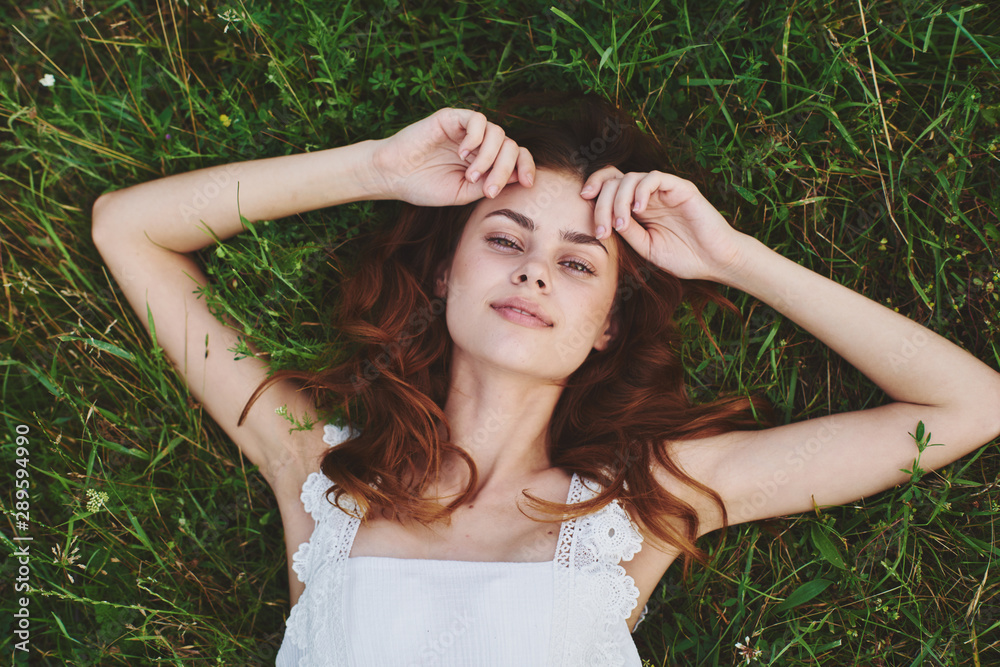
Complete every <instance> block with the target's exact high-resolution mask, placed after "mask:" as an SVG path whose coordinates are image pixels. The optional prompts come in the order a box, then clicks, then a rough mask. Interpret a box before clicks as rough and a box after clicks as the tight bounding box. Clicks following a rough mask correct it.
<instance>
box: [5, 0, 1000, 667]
mask: <svg viewBox="0 0 1000 667" xmlns="http://www.w3.org/2000/svg"><path fill="white" fill-rule="evenodd" d="M554 3H555V4H554V5H552V4H551V3H550V2H500V1H499V0H487V1H484V2H443V1H438V2H434V1H425V0H388V1H386V2H383V3H376V2H371V3H367V4H365V3H353V2H346V3H345V2H340V1H335V2H329V1H327V2H316V1H314V0H294V1H289V2H281V3H268V2H262V1H261V0H232V1H230V0H224V1H221V2H218V1H215V0H210V1H209V2H206V3H202V2H197V3H195V2H190V3H189V2H187V1H186V0H185V1H184V2H181V1H179V0H162V1H160V2H148V1H142V0H121V1H119V2H114V3H111V2H102V3H93V2H85V1H83V0H77V1H76V2H73V3H69V2H61V3H53V2H42V1H26V2H20V3H5V4H4V5H3V6H2V7H0V18H2V21H0V26H2V27H0V41H2V50H3V66H2V68H0V117H2V123H0V142H2V144H0V145H2V155H0V159H2V161H3V167H2V176H0V218H2V220H0V222H2V228H3V231H2V245H0V253H2V286H3V297H4V298H3V303H2V307H3V318H2V321H3V327H4V328H3V331H2V336H0V391H2V408H0V414H2V417H3V422H4V424H3V429H4V436H3V438H2V439H0V442H2V447H0V452H2V462H3V469H4V470H5V471H6V472H4V473H3V474H4V477H3V483H2V488H3V492H2V494H0V496H2V498H3V501H2V502H3V509H4V517H5V521H4V526H3V531H2V537H0V539H2V541H3V543H4V547H5V549H6V550H7V551H8V552H14V551H15V550H16V549H18V548H19V547H20V546H22V544H23V543H21V542H15V541H14V537H15V535H30V536H31V537H32V541H31V542H30V559H29V562H30V576H29V577H28V579H29V583H30V586H31V592H30V604H29V607H28V608H29V612H30V649H29V651H28V652H27V653H22V652H20V651H17V650H15V643H16V642H17V641H18V638H17V637H16V635H15V634H14V630H15V627H16V626H17V623H18V619H16V618H15V617H14V613H15V611H16V610H17V608H18V605H17V600H18V598H19V597H21V596H23V595H25V593H19V592H17V591H16V590H15V586H16V583H17V577H18V576H19V575H18V572H19V570H18V568H19V565H18V561H17V559H15V558H7V557H5V558H3V559H0V582H2V583H0V591H2V592H0V607H2V609H0V630H2V632H0V647H2V649H3V653H4V655H5V656H13V660H14V662H15V663H16V664H32V665H43V664H44V665H56V664H72V665H147V664H176V665H182V664H184V665H186V664H212V665H251V664H271V663H273V660H274V656H275V654H276V652H277V648H278V646H279V644H280V641H281V638H282V635H283V631H284V619H285V617H286V616H287V614H288V584H287V579H286V569H285V553H284V547H283V541H282V530H281V521H280V517H279V515H278V512H277V507H276V503H275V501H274V499H273V497H272V496H271V493H270V491H269V489H268V488H267V485H266V484H265V483H264V481H263V479H262V477H261V476H260V474H259V473H258V471H257V470H256V469H254V468H253V467H252V466H250V465H249V464H248V462H246V461H244V460H243V459H242V458H241V456H240V454H239V451H238V449H237V448H236V447H235V446H234V445H233V443H232V442H231V441H230V440H229V439H228V438H227V437H226V435H225V434H224V433H223V431H222V430H221V429H220V428H218V427H217V426H216V425H215V424H214V422H213V421H212V420H211V419H210V418H206V415H205V414H204V412H203V411H202V409H201V406H199V405H198V404H196V403H195V402H193V401H192V400H191V398H190V397H189V395H188V393H187V391H186V388H185V386H184V385H183V383H182V382H180V381H179V379H178V377H177V375H176V374H175V373H174V372H173V370H172V368H171V366H170V364H169V362H168V360H167V359H166V358H165V356H164V354H163V352H162V350H161V349H159V348H157V347H156V346H155V345H153V344H152V343H151V341H150V339H149V337H148V336H147V335H146V333H145V331H143V328H142V326H141V322H140V320H139V319H138V318H137V317H136V316H135V314H134V313H133V312H132V311H131V309H130V308H129V307H128V304H127V303H126V302H125V300H124V299H123V297H122V294H121V293H120V291H119V290H118V289H117V287H116V285H115V283H114V281H113V280H111V279H110V278H109V276H108V274H107V272H106V270H105V268H104V266H103V262H102V261H101V259H100V256H99V255H98V253H97V251H96V250H95V248H94V246H93V244H92V242H91V237H90V224H91V220H90V211H91V206H92V205H93V202H94V200H95V199H96V198H97V197H98V196H99V195H100V194H102V193H104V192H107V191H111V190H116V189H119V188H122V187H126V186H128V185H132V184H135V183H138V182H142V181H146V180H149V179H153V178H157V177H160V176H165V175H168V174H175V173H179V172H184V171H189V170H193V169H197V168H201V167H206V166H210V165H215V164H221V163H227V162H233V161H239V160H247V159H255V158H262V157H270V156H276V155H285V154H289V153H293V152H301V151H313V150H319V149H322V148H326V147H331V146H337V145H343V144H346V143H352V142H355V141H360V140H362V139H369V138H381V137H384V136H387V135H389V134H391V133H392V132H394V131H396V130H397V129H399V128H401V127H403V126H405V125H407V124H409V123H410V122H412V121H414V120H417V119H418V118H422V117H424V116H426V115H428V114H429V113H431V112H432V111H433V110H435V109H437V108H439V107H442V106H463V107H471V108H476V109H480V110H482V111H484V112H486V113H487V114H490V113H491V112H492V111H493V110H495V109H496V108H497V107H498V106H499V105H500V104H501V103H502V102H503V100H505V99H506V98H508V97H509V96H510V95H512V94H513V93H515V92H518V91H520V90H522V89H527V88H544V89H549V90H594V91H598V92H600V93H603V94H605V95H607V96H609V97H610V98H612V99H614V100H616V101H617V102H618V103H619V104H621V105H624V106H625V107H627V108H628V109H630V110H631V111H633V112H634V113H636V114H637V115H638V117H639V118H640V119H641V121H642V124H643V127H644V128H645V129H646V130H647V131H650V132H656V133H657V134H658V136H659V137H660V139H661V140H662V141H663V142H664V143H665V144H666V145H667V146H668V147H669V149H670V159H669V163H668V164H665V165H663V170H664V171H670V172H673V173H676V174H679V175H681V176H683V177H686V178H690V179H692V180H693V181H694V182H695V183H696V184H698V186H699V187H700V188H701V190H702V192H704V193H705V194H706V196H707V197H708V199H709V200H710V201H712V202H713V203H714V204H715V205H716V206H717V207H718V208H719V209H720V210H721V211H722V212H723V213H724V214H725V215H726V216H727V218H728V219H729V220H731V221H732V223H733V225H734V226H735V227H736V228H737V229H739V230H741V231H743V232H746V233H748V234H751V235H754V236H756V237H758V238H759V239H761V240H763V241H764V242H766V243H767V244H768V245H769V246H770V247H772V248H774V249H776V250H777V251H778V252H780V253H782V254H784V255H785V256H787V257H790V258H791V259H793V260H794V261H796V262H798V263H800V264H802V265H804V266H807V267H809V268H810V269H812V270H814V271H817V272H818V273H820V274H822V275H825V276H829V277H830V278H832V279H834V280H836V281H838V282H840V283H842V284H844V285H847V286H849V287H850V288H852V289H854V290H857V291H858V292H861V293H862V294H865V295H866V296H868V297H870V298H872V299H874V300H876V301H878V302H880V303H883V304H886V305H887V306H889V307H891V308H894V309H897V310H898V311H899V312H901V313H904V314H905V315H907V316H909V317H911V318H913V319H915V320H916V321H918V322H920V323H922V324H925V325H927V326H929V327H930V328H931V329H933V330H934V331H937V332H938V333H940V334H941V335H943V336H946V337H947V338H949V339H950V340H952V341H954V342H955V343H957V344H959V345H961V346H962V347H963V348H965V349H967V350H968V351H970V352H971V353H972V354H973V355H975V356H977V357H978V358H980V359H983V360H985V361H986V362H988V363H989V364H990V365H992V366H994V367H997V366H998V365H1000V350H998V346H997V342H998V335H997V333H998V329H1000V295H998V293H1000V263H998V259H997V255H996V248H997V247H998V245H1000V230H998V222H997V217H998V208H1000V194H998V193H1000V183H998V180H1000V179H998V175H997V154H998V148H1000V126H998V122H1000V81H998V76H997V75H998V67H1000V38H998V35H1000V30H998V23H997V20H996V7H995V6H993V5H992V4H988V3H979V4H975V3H969V2H955V3H952V2H944V1H943V0H937V1H931V0H904V1H898V2H884V1H882V0H857V1H854V2H851V1H848V0H845V1H843V2H822V1H820V0H798V1H796V2H792V3H788V2H761V1H760V0H748V1H747V2H735V1H732V0H721V1H719V2H689V1H686V0H644V1H642V2H610V1H604V0H582V1H580V0H554ZM47 84H48V85H47ZM397 206H398V205H397V204H395V203H391V202H378V203H375V204H373V203H366V202H361V203H356V204H350V205H345V206H341V207H338V208H336V209H328V210H323V211H318V212H314V213H310V214H305V215H301V216H297V217H294V218H289V219H284V220H275V221H268V222H261V223H258V224H257V225H255V229H254V233H253V234H249V233H247V234H243V235H240V236H238V237H235V238H233V239H230V240H229V241H227V242H225V243H223V244H221V245H216V246H211V247H209V248H207V249H205V250H203V251H202V252H200V253H198V258H199V259H200V261H201V262H202V263H203V265H204V266H205V267H206V271H207V273H208V275H209V277H210V278H211V279H212V280H213V281H214V286H215V289H214V290H213V291H212V292H211V293H206V294H205V295H204V296H205V298H206V299H208V300H209V302H210V304H211V305H212V307H213V308H214V309H216V312H217V313H218V314H219V316H220V317H221V316H224V315H225V316H228V317H229V318H231V323H232V324H233V326H235V327H236V328H237V329H238V330H241V331H242V332H243V333H244V334H245V339H246V340H248V341H251V342H252V343H253V344H254V345H256V346H257V347H258V348H259V349H260V350H262V351H263V352H265V353H266V354H268V355H270V360H271V363H272V365H273V367H275V368H292V367H299V368H320V367H322V365H323V363H324V360H325V356H324V352H323V347H324V345H326V344H328V343H332V342H333V341H334V340H335V338H336V332H335V331H332V330H331V329H330V327H329V326H327V324H326V323H327V322H329V319H330V313H331V311H332V308H333V304H334V303H335V300H336V298H337V295H336V293H335V292H334V291H331V289H330V287H331V285H332V284H333V278H334V277H335V276H333V275H332V269H331V267H330V262H328V261H327V257H328V253H334V254H336V256H337V257H338V258H340V259H342V260H343V261H347V262H349V261H350V259H351V258H352V257H354V256H355V253H356V251H357V248H358V247H359V245H360V244H359V243H358V242H357V240H358V239H359V238H361V237H365V236H366V235H368V234H370V233H371V232H372V230H374V229H376V228H377V227H378V225H380V224H384V223H385V222H387V221H390V220H392V217H393V214H394V212H395V211H396V210H397ZM727 293H728V294H729V296H730V297H731V298H732V299H733V300H734V301H735V302H736V303H737V305H738V306H739V307H740V308H741V311H742V314H743V317H742V319H740V318H737V317H735V316H733V315H731V314H724V313H721V312H716V313H712V315H711V318H710V320H709V326H710V327H711V329H712V331H713V333H714V338H715V340H714V342H713V341H710V340H708V339H707V338H706V337H705V336H703V335H701V334H700V332H699V330H698V327H697V325H696V324H695V323H694V322H693V321H691V318H690V317H689V316H685V319H684V322H683V325H684V327H685V328H686V330H687V331H689V333H690V335H689V336H688V338H687V344H686V347H685V350H684V353H685V355H686V359H687V360H688V368H689V383H690V386H691V391H692V393H693V394H694V396H696V397H698V398H709V397H711V396H713V395H715V394H717V393H718V392H720V391H726V392H736V393H752V392H763V393H764V394H765V395H766V396H767V397H768V398H769V399H770V400H771V401H772V402H773V404H774V406H775V407H776V411H777V415H778V419H779V421H780V422H782V423H784V422H787V421H794V420H802V419H808V418H811V417H816V416H820V415H824V414H828V413H830V412H831V411H833V412H840V411H846V410H858V409H864V408H870V407H874V406H877V405H879V404H881V403H883V402H885V401H886V397H885V396H884V395H883V394H882V393H881V392H880V391H879V390H878V389H877V387H875V386H874V385H873V384H872V383H871V382H869V381H867V380H866V379H865V378H864V377H863V376H862V375H861V374H860V373H858V372H857V371H855V370H854V369H853V368H851V367H850V366H849V365H847V364H846V363H845V362H844V361H843V360H842V359H840V358H839V357H837V356H836V355H835V354H833V353H831V352H830V351H829V350H828V349H827V348H826V347H825V346H824V345H822V344H821V343H819V342H817V341H816V340H815V339H814V338H813V337H811V336H810V335H808V334H807V333H805V332H804V331H803V330H801V329H799V328H798V327H796V326H795V325H794V324H793V323H791V322H789V321H786V320H785V319H784V318H783V317H782V316H781V315H779V314H777V313H776V312H775V311H774V310H772V309H771V308H769V307H768V306H766V305H764V304H761V303H759V302H756V301H754V300H753V299H750V298H748V297H746V296H745V295H743V294H741V293H738V292H735V291H728V292H727ZM234 353H235V354H249V349H248V348H247V346H246V344H245V343H243V344H242V345H241V348H240V349H236V350H234ZM901 353H902V354H905V351H901ZM18 425H22V429H23V428H27V429H28V430H29V435H28V438H29V443H30V444H29V445H28V446H27V447H26V449H25V450H22V451H21V453H18V449H17V443H16V441H15V436H16V434H17V431H16V429H17V428H18ZM914 436H915V437H918V436H919V438H920V439H921V440H924V441H926V440H927V438H928V437H931V438H932V436H933V434H918V433H914ZM927 444H934V443H933V442H928V443H927ZM18 459H21V460H23V461H24V463H25V469H26V470H27V471H29V473H30V477H29V479H30V522H29V527H28V528H26V529H21V528H18V527H17V525H16V523H17V519H16V518H15V515H14V512H15V510H16V508H17V505H16V502H17V501H18V498H17V497H16V491H15V488H14V486H15V485H14V481H15V479H16V474H15V473H16V469H17V468H18V467H19V466H20V464H19V463H18V462H17V460H18ZM998 470H1000V453H998V451H997V447H996V443H993V444H992V445H991V446H987V447H985V448H983V449H981V450H979V451H978V452H976V453H974V454H972V455H970V456H968V457H965V458H963V459H961V460H959V461H957V462H955V463H954V464H952V465H950V466H947V467H946V468H943V469H941V470H937V471H934V472H927V473H923V474H921V473H922V471H920V470H919V469H915V470H914V474H913V480H912V481H911V482H910V483H908V484H906V485H903V486H900V487H897V488H895V489H891V490H889V491H886V492H885V493H882V494H879V495H877V496H874V497H870V498H867V499H864V500H861V501H858V502H856V503H853V504H851V505H848V506H844V507H828V508H817V510H816V511H815V512H814V513H809V514H803V515H797V516H790V517H781V518H776V519H773V520H770V521H765V522H759V523H755V524H750V525H739V526H736V527H733V528H731V529H729V530H728V531H726V533H725V535H724V537H725V539H724V540H720V537H722V536H720V535H719V534H718V533H714V534H710V535H709V536H706V537H704V538H702V540H701V542H700V544H701V545H702V546H703V547H705V548H706V549H708V550H709V552H710V554H711V566H710V567H709V568H699V567H695V568H694V569H693V574H692V576H691V577H690V579H689V580H687V581H683V580H682V579H681V578H680V574H679V568H671V570H669V571H668V572H667V574H666V576H665V577H664V579H663V582H662V583H661V585H660V586H659V587H658V589H657V590H656V591H655V592H654V594H653V597H652V599H651V601H650V605H649V606H650V610H651V611H650V615H649V616H648V617H647V619H646V620H645V622H644V623H643V624H642V625H641V626H640V628H639V629H638V631H637V632H636V634H635V638H636V641H637V644H638V645H639V648H640V654H641V655H642V656H643V658H644V659H645V660H647V661H648V664H651V665H679V666H688V665H691V666H694V665H699V666H700V665H706V666H707V665H735V664H747V663H750V664H759V665H788V666H793V665H865V666H869V665H871V666H890V665H891V666H896V665H899V666H917V665H948V666H956V667H957V666H959V665H962V666H975V667H980V666H983V667H985V666H987V665H1000V578H998V575H997V573H998V572H1000V567H998V563H997V559H998V557H1000V548H998V540H997V535H996V530H995V527H996V526H995V524H996V516H997V511H998V506H1000V487H998ZM745 638H749V640H747V639H745ZM386 640H387V641H391V637H387V638H386ZM737 643H739V644H741V645H742V646H745V647H746V648H745V649H743V648H739V647H737V646H736V644H737ZM757 650H759V651H760V654H759V655H757V656H756V657H754V655H755V651H757ZM745 654H746V655H747V657H746V658H745V657H744V655H745ZM5 659H6V658H5Z"/></svg>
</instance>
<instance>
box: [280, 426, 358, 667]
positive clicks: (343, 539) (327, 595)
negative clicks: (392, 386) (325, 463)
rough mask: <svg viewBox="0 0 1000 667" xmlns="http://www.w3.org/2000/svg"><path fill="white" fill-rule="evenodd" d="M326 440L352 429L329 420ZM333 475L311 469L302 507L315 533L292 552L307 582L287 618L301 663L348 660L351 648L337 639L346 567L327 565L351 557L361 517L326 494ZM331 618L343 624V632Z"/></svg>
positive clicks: (346, 501)
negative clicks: (356, 517) (354, 516)
mask: <svg viewBox="0 0 1000 667" xmlns="http://www.w3.org/2000/svg"><path fill="white" fill-rule="evenodd" d="M323 431H324V433H323V442H325V443H327V444H328V445H330V446H332V447H335V446H337V445H338V444H340V443H341V442H343V441H344V440H346V439H347V438H348V437H349V434H350V432H349V430H348V429H345V428H338V427H335V426H332V425H330V424H327V425H325V427H324V429H323ZM329 488H330V480H329V478H327V476H326V475H324V474H323V473H322V472H313V473H310V474H309V476H308V477H307V478H306V481H305V483H304V484H303V485H302V494H301V495H300V499H301V501H302V506H303V507H304V508H305V510H306V511H307V512H309V514H310V515H311V516H312V518H313V519H314V520H315V521H316V526H315V528H314V529H313V534H312V536H311V537H310V538H309V540H308V541H307V542H303V543H302V544H300V545H299V548H298V549H297V550H296V552H295V554H294V555H293V556H292V570H293V571H294V572H295V575H296V576H297V577H298V578H299V581H301V582H303V583H305V584H307V586H306V588H305V590H304V591H303V592H302V595H301V596H299V600H298V602H297V603H296V605H295V606H294V607H292V611H291V613H289V615H288V619H287V620H286V621H285V635H286V637H287V639H288V640H289V641H291V643H292V644H293V645H294V646H296V647H298V648H299V649H301V650H302V659H301V661H300V663H299V664H300V667H311V666H315V667H320V666H321V665H325V664H329V662H328V660H329V658H330V657H334V658H335V661H334V663H333V664H337V665H343V664H347V647H346V646H344V644H343V642H341V641H336V640H334V638H335V637H338V636H339V637H343V636H344V629H343V619H344V615H343V589H344V586H343V581H342V579H343V572H344V568H342V567H329V565H330V564H332V562H333V561H336V560H339V559H341V558H347V556H348V555H349V553H350V546H351V543H352V542H353V541H354V531H356V530H357V522H352V521H349V519H350V518H351V517H350V516H349V515H348V514H347V513H345V512H344V511H342V510H341V509H340V508H339V507H335V506H334V505H333V504H331V502H330V501H329V500H328V499H327V497H326V490H327V489H329ZM340 503H341V505H340V507H342V508H343V509H344V510H347V511H349V512H352V513H354V512H357V504H356V503H355V502H354V499H353V498H351V497H350V496H348V495H346V494H345V495H343V496H341V499H340ZM333 623H337V624H339V625H341V627H340V628H339V631H338V629H337V628H335V627H333V625H332V624H333Z"/></svg>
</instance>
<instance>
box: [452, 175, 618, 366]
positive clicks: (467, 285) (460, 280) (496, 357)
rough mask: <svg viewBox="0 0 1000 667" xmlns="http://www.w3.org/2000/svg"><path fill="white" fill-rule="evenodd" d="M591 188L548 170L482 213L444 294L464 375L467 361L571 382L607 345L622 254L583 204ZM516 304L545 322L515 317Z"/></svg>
mask: <svg viewBox="0 0 1000 667" xmlns="http://www.w3.org/2000/svg"><path fill="white" fill-rule="evenodd" d="M582 186H583V183H582V181H580V180H579V179H578V178H576V177H575V176H570V175H566V174H563V173H561V172H556V171H550V170H547V169H538V170H537V171H536V175H535V183H534V186H533V187H532V188H525V187H522V186H520V185H518V184H513V185H508V186H506V187H505V188H504V189H503V191H502V192H501V193H500V195H499V196H498V197H497V198H496V199H482V200H481V201H480V202H479V204H478V205H477V206H476V208H475V209H474V210H473V212H472V215H471V217H470V218H469V221H468V222H467V223H466V225H465V228H464V229H463V231H462V236H461V238H460V239H459V242H458V246H457V247H456V249H455V253H454V256H453V258H452V261H451V265H450V266H449V267H446V268H444V270H443V273H442V274H439V280H438V284H437V289H436V290H435V291H436V293H437V295H438V296H445V295H446V296H447V310H446V318H447V324H448V331H449V333H450V334H451V338H452V341H453V343H454V347H453V355H455V356H453V363H454V364H456V367H457V364H458V363H460V362H461V361H463V359H461V358H460V355H467V359H465V360H469V361H472V360H474V361H476V362H479V363H486V364H489V365H493V366H497V367H502V368H504V369H507V370H509V371H512V372H517V373H523V374H527V375H532V376H536V377H540V378H544V379H549V380H561V379H564V378H566V377H568V376H569V375H570V374H571V373H573V371H575V370H576V369H577V368H579V367H580V365H581V364H582V363H583V362H584V360H585V359H586V358H587V355H588V354H589V353H590V350H591V349H596V350H599V351H600V350H604V349H605V348H606V347H607V345H608V343H609V342H610V340H611V337H612V335H613V333H614V331H613V330H612V329H611V316H610V311H611V305H612V303H613V301H614V296H615V290H616V288H617V284H618V248H617V244H616V242H615V241H612V240H611V239H610V238H609V239H605V240H604V241H598V240H597V239H596V238H594V234H595V233H596V227H597V226H596V224H595V222H594V209H593V203H591V202H590V201H587V200H585V199H583V198H582V197H580V189H581V187H582ZM512 299H513V300H516V299H521V300H523V301H521V302H520V305H521V306H522V309H523V310H531V311H535V313H536V314H537V315H538V317H530V316H525V315H521V314H519V313H517V312H516V311H514V310H513V309H512V308H511V306H516V305H518V304H517V302H515V303H514V304H510V303H509V301H510V300H512ZM505 303H506V304H507V306H506V307H505V306H504V304H505Z"/></svg>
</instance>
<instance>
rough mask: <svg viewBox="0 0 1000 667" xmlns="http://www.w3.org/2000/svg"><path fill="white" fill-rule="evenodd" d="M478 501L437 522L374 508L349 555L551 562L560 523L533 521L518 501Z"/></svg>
mask: <svg viewBox="0 0 1000 667" xmlns="http://www.w3.org/2000/svg"><path fill="white" fill-rule="evenodd" d="M475 505H476V506H474V507H473V508H471V509H470V508H468V507H460V508H458V509H456V510H455V512H454V513H453V514H452V516H451V521H450V523H448V524H445V523H443V522H438V523H436V524H434V525H433V526H423V525H421V524H419V523H417V522H413V521H407V522H404V523H400V522H399V521H395V520H390V519H386V518H384V517H381V516H375V515H376V514H377V513H375V512H372V513H371V515H370V516H369V518H367V519H366V520H365V521H363V522H361V523H360V524H359V526H358V529H357V532H356V534H355V536H354V542H353V544H352V545H351V552H350V556H349V557H350V558H355V557H361V556H378V557H390V558H406V559H426V560H456V561H482V562H508V563H534V562H546V561H551V560H552V559H553V558H554V557H555V552H556V545H557V542H558V540H559V530H560V526H561V523H560V522H558V521H545V522H539V521H533V520H532V519H530V518H528V517H526V516H524V515H523V514H521V513H520V512H519V511H518V510H517V509H516V507H513V506H511V507H501V506H496V505H492V506H484V505H485V503H476V504H475ZM529 513H531V512H530V511H529Z"/></svg>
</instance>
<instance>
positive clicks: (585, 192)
mask: <svg viewBox="0 0 1000 667" xmlns="http://www.w3.org/2000/svg"><path fill="white" fill-rule="evenodd" d="M593 191H594V188H593V187H591V186H589V185H588V186H587V187H585V188H584V189H583V190H582V191H581V192H580V194H581V195H589V194H590V193H591V192H593Z"/></svg>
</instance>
